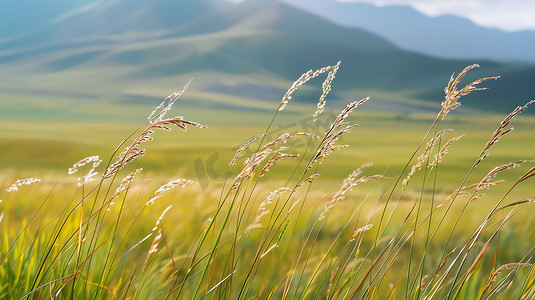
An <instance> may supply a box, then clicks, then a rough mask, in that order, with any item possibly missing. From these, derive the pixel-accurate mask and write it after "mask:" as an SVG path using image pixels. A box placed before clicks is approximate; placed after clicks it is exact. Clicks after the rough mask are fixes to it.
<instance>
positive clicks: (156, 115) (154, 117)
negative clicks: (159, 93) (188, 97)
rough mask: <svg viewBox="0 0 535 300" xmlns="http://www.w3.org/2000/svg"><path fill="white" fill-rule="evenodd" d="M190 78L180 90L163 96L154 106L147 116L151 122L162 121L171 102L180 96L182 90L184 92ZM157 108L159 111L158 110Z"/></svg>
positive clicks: (169, 108)
mask: <svg viewBox="0 0 535 300" xmlns="http://www.w3.org/2000/svg"><path fill="white" fill-rule="evenodd" d="M192 80H193V79H190V80H189V81H188V83H186V85H185V86H184V88H183V89H182V90H181V91H179V92H175V93H172V94H171V95H169V96H167V97H165V99H164V100H163V101H162V103H160V105H158V106H156V108H155V109H154V110H153V111H152V112H151V113H150V115H149V117H148V118H147V119H148V120H149V122H150V123H151V124H152V123H154V122H159V121H163V117H164V116H165V114H166V113H167V112H168V111H170V110H171V107H172V106H173V104H175V101H176V100H177V99H178V98H180V96H182V94H184V92H186V90H187V89H188V87H189V85H190V84H191V81H192ZM165 102H167V104H165ZM158 110H160V111H159V112H158Z"/></svg>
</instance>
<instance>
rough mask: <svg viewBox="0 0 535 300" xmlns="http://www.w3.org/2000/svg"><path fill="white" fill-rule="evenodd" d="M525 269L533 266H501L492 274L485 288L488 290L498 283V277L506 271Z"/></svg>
mask: <svg viewBox="0 0 535 300" xmlns="http://www.w3.org/2000/svg"><path fill="white" fill-rule="evenodd" d="M524 267H533V265H532V264H530V263H510V264H505V265H502V266H500V267H499V268H498V269H496V271H494V272H492V274H491V275H490V278H489V280H488V282H487V285H486V286H485V288H484V289H485V290H487V289H488V288H490V286H491V285H492V283H493V282H494V281H496V277H497V276H498V274H500V272H502V271H505V270H510V269H516V268H524Z"/></svg>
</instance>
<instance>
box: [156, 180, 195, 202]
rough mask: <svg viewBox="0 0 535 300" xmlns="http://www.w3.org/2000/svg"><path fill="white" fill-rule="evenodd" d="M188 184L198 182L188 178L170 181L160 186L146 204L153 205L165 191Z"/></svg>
mask: <svg viewBox="0 0 535 300" xmlns="http://www.w3.org/2000/svg"><path fill="white" fill-rule="evenodd" d="M188 184H197V183H196V182H195V181H191V180H187V179H176V180H173V181H171V182H168V183H166V184H164V185H162V186H160V187H159V188H158V189H157V190H156V192H154V196H153V197H152V198H151V199H150V200H149V201H147V203H146V205H152V204H154V202H155V201H156V200H158V199H160V198H162V197H163V195H162V194H163V193H165V192H167V191H168V190H171V189H174V188H176V187H185V186H186V185H188Z"/></svg>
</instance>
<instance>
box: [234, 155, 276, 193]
mask: <svg viewBox="0 0 535 300" xmlns="http://www.w3.org/2000/svg"><path fill="white" fill-rule="evenodd" d="M272 152H273V150H271V149H269V148H268V149H264V150H262V151H260V152H257V153H255V154H253V155H252V156H251V157H250V158H249V159H247V161H245V167H244V168H243V169H242V171H241V172H240V174H238V176H236V179H235V180H234V184H233V185H232V189H236V188H237V187H238V186H239V184H240V180H241V179H243V178H245V177H249V176H251V175H252V174H253V173H254V171H255V170H256V168H257V167H258V166H259V165H260V164H261V163H262V162H263V161H264V160H265V159H266V158H267V157H268V156H269V154H271V153H272Z"/></svg>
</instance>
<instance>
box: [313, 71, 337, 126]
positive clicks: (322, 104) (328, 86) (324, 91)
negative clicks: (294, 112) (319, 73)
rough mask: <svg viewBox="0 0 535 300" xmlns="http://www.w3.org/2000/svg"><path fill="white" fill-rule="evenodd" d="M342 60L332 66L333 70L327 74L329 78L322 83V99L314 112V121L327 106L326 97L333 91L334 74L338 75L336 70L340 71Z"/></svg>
mask: <svg viewBox="0 0 535 300" xmlns="http://www.w3.org/2000/svg"><path fill="white" fill-rule="evenodd" d="M340 62H341V61H339V62H338V63H337V64H336V65H335V66H334V67H333V68H332V70H331V71H330V72H329V74H328V75H327V78H326V79H325V81H324V82H323V84H322V85H321V89H322V94H321V97H320V100H319V101H318V109H317V110H316V112H315V113H314V121H315V120H316V119H317V118H318V116H319V115H320V114H321V112H322V111H323V109H324V108H325V97H327V95H328V94H329V92H330V91H331V83H332V82H333V79H334V76H335V75H336V72H337V71H338V68H340Z"/></svg>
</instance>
